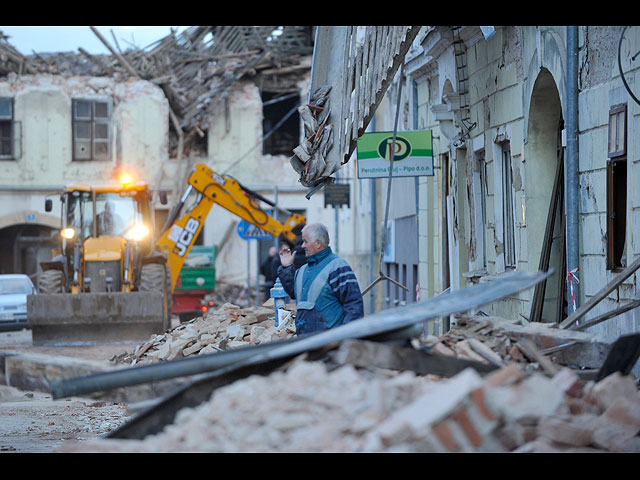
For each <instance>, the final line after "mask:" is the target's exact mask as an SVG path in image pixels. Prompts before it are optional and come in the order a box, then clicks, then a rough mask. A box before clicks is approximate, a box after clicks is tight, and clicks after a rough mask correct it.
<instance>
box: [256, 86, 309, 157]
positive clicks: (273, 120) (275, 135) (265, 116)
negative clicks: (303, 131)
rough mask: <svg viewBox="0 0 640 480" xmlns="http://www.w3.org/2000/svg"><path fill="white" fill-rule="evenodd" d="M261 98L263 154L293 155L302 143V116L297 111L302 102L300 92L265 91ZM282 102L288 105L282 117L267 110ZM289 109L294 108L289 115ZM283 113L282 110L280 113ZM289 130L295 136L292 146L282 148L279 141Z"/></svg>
mask: <svg viewBox="0 0 640 480" xmlns="http://www.w3.org/2000/svg"><path fill="white" fill-rule="evenodd" d="M261 98H262V129H263V132H262V134H263V141H262V154H263V155H289V156H290V155H292V154H293V149H294V148H296V147H297V146H298V145H299V143H300V114H299V113H298V111H297V105H299V104H300V102H301V95H300V92H298V91H294V92H274V91H270V90H267V89H265V90H263V91H262V92H261ZM282 102H285V103H283V105H286V107H285V113H283V116H282V117H278V116H277V113H272V114H269V113H268V109H266V108H265V107H269V106H271V105H274V104H279V103H282ZM292 105H293V106H292ZM287 107H289V108H292V110H291V111H289V112H288V113H286V108H287ZM282 111H283V110H282V109H281V110H280V112H282ZM294 125H295V128H294ZM287 129H289V130H291V132H289V133H292V134H293V138H292V139H291V145H290V146H289V145H287V146H286V147H282V146H281V145H282V143H280V142H279V139H280V138H281V136H282V134H283V131H286V130H287ZM289 147H290V148H289Z"/></svg>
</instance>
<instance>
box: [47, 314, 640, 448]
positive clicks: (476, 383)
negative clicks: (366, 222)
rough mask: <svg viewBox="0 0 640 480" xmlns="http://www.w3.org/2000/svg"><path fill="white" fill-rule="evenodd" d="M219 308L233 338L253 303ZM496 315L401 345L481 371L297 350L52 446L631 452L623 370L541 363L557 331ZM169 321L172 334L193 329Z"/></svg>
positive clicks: (639, 427) (636, 418) (637, 412)
mask: <svg viewBox="0 0 640 480" xmlns="http://www.w3.org/2000/svg"><path fill="white" fill-rule="evenodd" d="M226 308H227V311H228V312H231V311H232V312H233V314H234V315H237V318H234V321H233V322H230V321H229V322H228V323H225V322H226V321H227V320H228V318H227V320H225V322H222V323H225V324H224V325H218V327H217V328H218V329H219V330H224V332H225V333H224V334H223V337H224V338H228V339H230V341H236V340H235V338H236V337H233V339H232V338H231V333H235V335H236V336H237V335H239V334H240V333H239V332H241V331H243V332H245V333H243V334H242V335H243V337H242V338H243V339H245V338H246V336H247V334H246V330H242V328H241V327H243V326H245V325H246V324H245V323H243V320H241V319H242V318H247V317H250V316H252V315H253V316H256V317H257V316H258V312H256V311H254V312H251V313H248V312H244V309H240V308H239V307H235V306H233V305H227V306H226ZM241 311H242V315H241ZM265 314H266V312H265ZM217 315H220V312H218V313H217ZM229 315H231V313H229ZM264 321H265V320H263V322H264ZM511 324H512V323H511ZM497 325H501V323H500V321H498V319H490V318H487V317H459V318H457V325H456V326H454V328H452V329H451V330H450V331H449V332H448V333H447V334H445V335H442V336H441V337H426V338H425V339H422V340H421V341H420V342H418V341H417V339H413V340H411V341H410V342H409V345H407V346H405V348H409V349H411V348H413V349H416V348H419V349H426V350H427V351H428V352H429V353H435V354H440V355H449V356H450V357H454V356H455V357H457V358H463V359H473V360H474V361H476V362H485V363H488V364H492V365H494V366H496V365H501V367H500V368H497V369H495V370H493V371H491V372H490V373H488V374H486V375H481V373H480V372H479V371H477V370H475V369H473V368H466V369H464V370H462V371H460V372H458V373H457V374H455V375H453V376H451V377H441V376H438V375H434V374H416V373H415V372H414V371H411V370H404V371H398V370H394V369H389V368H380V367H374V366H371V365H368V366H357V365H354V364H351V363H347V362H346V361H345V363H343V364H340V363H339V360H337V359H338V358H339V356H335V355H334V356H330V357H329V358H330V359H331V360H330V361H329V360H327V358H326V357H325V358H324V359H322V360H317V359H311V358H310V357H308V356H306V355H301V356H299V357H297V358H296V359H294V360H293V361H292V362H291V363H289V364H288V365H285V367H283V368H282V369H279V370H276V371H274V372H272V373H271V374H270V375H268V376H261V375H254V376H250V377H248V378H246V379H243V380H237V381H235V382H233V383H232V384H230V385H227V386H225V387H221V388H219V389H217V390H215V391H214V392H213V394H212V395H211V397H210V399H209V400H208V401H206V402H203V403H201V404H200V405H198V406H197V407H194V408H185V409H182V410H180V412H179V413H178V414H177V416H176V418H175V421H174V422H173V424H170V425H167V426H165V428H164V429H163V430H162V431H161V432H160V433H158V434H156V435H149V436H147V437H146V438H144V439H143V440H131V439H111V438H105V439H99V440H92V441H90V442H87V443H83V444H73V443H68V444H65V445H63V446H62V447H60V449H59V450H58V451H60V452H80V451H82V452H353V453H356V452H362V453H367V452H370V453H375V452H381V453H398V452H402V453H404V452H406V453H418V452H427V453H429V452H463V453H469V452H475V453H486V452H492V453H506V452H513V453H534V452H535V453H538V452H540V453H569V452H575V453H608V452H611V453H613V452H615V453H619V452H620V453H622V452H625V453H629V452H640V393H639V391H638V385H637V380H636V379H635V378H634V377H633V376H630V375H622V374H621V373H620V372H615V373H612V374H610V375H608V376H607V377H605V378H604V379H602V380H600V381H598V382H596V381H594V380H589V379H588V378H583V377H581V375H580V373H581V372H580V370H576V369H574V368H569V367H568V366H562V365H559V364H555V363H554V364H553V365H552V367H553V368H550V365H547V366H546V368H543V366H541V365H539V364H538V363H537V362H536V361H532V360H536V359H538V360H539V359H540V358H542V356H541V355H540V354H539V352H538V351H537V350H536V348H537V347H540V344H539V342H540V341H541V339H544V342H547V343H545V344H548V342H550V341H552V340H554V339H553V338H552V335H553V333H555V332H558V338H556V339H555V341H556V342H564V341H565V340H566V339H565V338H564V337H563V335H564V333H563V332H562V331H559V330H557V329H547V328H546V327H545V328H541V326H539V325H535V326H531V325H523V326H522V328H521V329H519V330H518V329H516V330H517V335H516V334H514V333H513V331H510V330H509V327H508V326H507V327H504V329H500V328H498V327H497ZM230 327H233V328H230ZM260 328H266V327H264V326H263V325H259V324H252V326H251V330H252V331H253V332H254V335H258V337H259V336H261V335H262V334H263V333H264V332H262V331H261V330H260ZM203 330H204V329H203ZM181 331H182V332H183V333H182V335H183V336H184V337H183V340H187V339H189V341H193V340H194V339H195V338H196V335H193V334H189V333H188V331H187V328H183V329H181ZM216 331H217V330H216ZM265 331H266V329H265ZM230 332H231V333H230ZM176 333H177V332H176ZM205 335H210V336H213V335H214V334H213V333H208V334H206V333H202V334H200V336H199V337H198V338H199V341H200V342H201V343H203V342H206V341H208V339H209V337H205ZM527 335H528V336H527ZM178 338H180V336H178ZM216 338H218V337H216ZM251 338H254V337H252V336H251V333H250V334H249V339H251ZM175 341H176V342H177V341H178V340H177V339H176V340H175ZM245 341H246V340H245ZM249 341H251V340H249ZM229 343H230V342H229ZM520 344H522V345H526V348H523V350H520V349H519V348H517V345H520ZM193 345H195V343H194V344H193ZM516 352H518V353H516ZM532 352H534V353H535V355H534V354H533V353H532ZM549 363H552V362H551V360H549Z"/></svg>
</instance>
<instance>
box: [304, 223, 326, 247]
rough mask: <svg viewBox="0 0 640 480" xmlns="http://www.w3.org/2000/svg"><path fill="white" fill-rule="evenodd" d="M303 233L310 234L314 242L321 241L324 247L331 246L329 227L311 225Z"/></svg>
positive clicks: (316, 224) (318, 224) (317, 224)
mask: <svg viewBox="0 0 640 480" xmlns="http://www.w3.org/2000/svg"><path fill="white" fill-rule="evenodd" d="M302 232H303V233H304V232H308V233H309V239H310V240H311V241H312V242H315V241H316V240H320V242H322V244H323V245H325V246H326V245H329V232H328V231H327V227H325V226H324V225H323V224H321V223H310V224H309V225H307V226H306V227H304V228H303V229H302Z"/></svg>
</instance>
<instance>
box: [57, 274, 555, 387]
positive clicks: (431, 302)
mask: <svg viewBox="0 0 640 480" xmlns="http://www.w3.org/2000/svg"><path fill="white" fill-rule="evenodd" d="M549 275H550V273H547V272H525V271H519V272H513V273H510V274H509V275H504V276H502V277H500V278H499V279H496V280H494V281H492V282H486V283H479V284H475V285H471V286H468V287H465V288H464V289H461V290H456V291H454V292H451V293H449V294H448V295H440V296H437V297H433V298H429V299H427V300H425V301H423V302H420V303H412V304H409V305H406V306H403V307H397V308H391V309H388V310H384V311H381V312H378V313H375V314H373V315H369V316H366V317H365V318H362V319H360V320H356V321H353V322H349V323H346V324H344V325H342V326H340V327H338V328H333V329H330V330H325V331H323V332H319V333H316V334H313V335H306V336H300V337H295V338H292V339H285V340H280V341H278V342H273V343H267V344H261V345H252V346H248V347H242V348H238V349H236V350H230V351H227V352H220V353H212V354H207V355H194V356H193V357H186V358H182V359H180V360H173V361H170V362H162V363H158V364H153V365H144V366H140V367H132V368H125V369H116V370H114V371H110V372H102V373H98V374H94V375H88V376H81V377H75V378H66V379H61V380H56V381H53V382H52V383H51V387H50V389H51V393H52V395H53V398H54V399H58V398H62V397H69V396H81V395H84V394H87V393H91V392H96V391H100V390H110V389H112V388H120V387H126V386H131V385H138V384H141V383H145V382H149V381H157V380H167V379H170V378H175V377H179V376H185V375H186V376H188V375H196V374H200V373H210V372H213V371H215V370H217V369H219V368H231V367H232V366H233V365H246V364H256V363H260V362H265V361H268V360H271V359H274V358H283V357H285V356H289V355H299V354H300V353H304V352H306V351H310V350H314V349H318V348H323V347H326V346H327V345H331V344H333V343H335V342H339V341H342V340H346V339H351V338H362V339H366V338H369V337H373V336H382V337H383V338H386V335H391V336H392V337H396V338H397V337H398V336H403V335H410V336H416V335H418V334H419V333H420V331H421V328H419V329H417V328H416V326H417V325H422V323H423V322H425V321H427V320H430V319H433V318H437V317H442V316H448V315H453V314H456V313H462V312H466V311H469V310H471V309H473V308H476V307H479V306H481V305H487V304H489V303H492V302H494V301H497V300H500V299H502V298H505V297H508V296H511V295H514V294H516V293H518V292H520V291H522V290H525V289H527V288H531V287H533V286H535V285H536V284H537V283H539V282H540V281H542V280H544V279H545V278H547V277H549ZM404 338H407V337H406V336H405V337H404Z"/></svg>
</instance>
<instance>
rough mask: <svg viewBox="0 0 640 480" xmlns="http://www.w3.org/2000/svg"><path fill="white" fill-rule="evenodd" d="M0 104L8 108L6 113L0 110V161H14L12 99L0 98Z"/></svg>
mask: <svg viewBox="0 0 640 480" xmlns="http://www.w3.org/2000/svg"><path fill="white" fill-rule="evenodd" d="M0 103H1V104H2V106H8V113H3V108H0V160H15V151H14V146H13V142H14V136H15V131H14V118H13V113H14V108H13V98H9V97H0ZM5 132H6V134H5ZM5 148H6V149H5Z"/></svg>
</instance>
